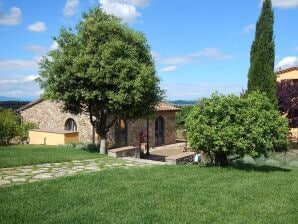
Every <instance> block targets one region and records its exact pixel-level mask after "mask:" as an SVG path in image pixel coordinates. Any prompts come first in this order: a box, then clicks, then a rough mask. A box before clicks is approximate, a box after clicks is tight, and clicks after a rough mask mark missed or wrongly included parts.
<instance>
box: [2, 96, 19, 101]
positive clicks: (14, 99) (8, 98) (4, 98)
mask: <svg viewBox="0 0 298 224" xmlns="http://www.w3.org/2000/svg"><path fill="white" fill-rule="evenodd" d="M0 101H18V99H16V98H12V97H7V96H0Z"/></svg>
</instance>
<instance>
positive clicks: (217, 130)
mask: <svg viewBox="0 0 298 224" xmlns="http://www.w3.org/2000/svg"><path fill="white" fill-rule="evenodd" d="M186 125H187V130H188V138H189V142H190V146H191V147H192V148H193V149H195V150H203V151H204V152H205V153H206V154H207V155H209V156H210V158H211V159H212V160H214V161H215V163H216V164H220V165H227V163H228V156H231V155H235V156H240V157H243V156H244V155H250V156H252V157H259V156H260V155H265V156H267V154H268V153H269V152H273V151H285V150H287V146H288V145H287V144H288V143H287V133H288V122H287V120H286V119H285V118H283V117H282V116H281V115H280V114H279V112H278V111H277V110H276V109H275V107H274V105H273V104H272V103H271V102H270V100H269V99H268V98H267V97H266V96H265V95H264V94H260V93H256V92H253V93H251V94H248V95H247V96H246V97H244V98H240V97H238V96H235V95H229V96H224V95H219V94H213V95H212V97H211V98H210V99H202V100H201V101H200V102H199V103H198V104H197V105H196V106H195V107H194V108H193V110H192V111H191V113H190V115H189V117H188V119H187V122H186Z"/></svg>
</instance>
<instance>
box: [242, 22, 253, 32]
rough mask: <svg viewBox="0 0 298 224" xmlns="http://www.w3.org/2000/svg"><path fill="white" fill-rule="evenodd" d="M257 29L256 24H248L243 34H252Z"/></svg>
mask: <svg viewBox="0 0 298 224" xmlns="http://www.w3.org/2000/svg"><path fill="white" fill-rule="evenodd" d="M255 29H256V25H255V24H248V25H247V26H245V27H244V28H243V32H244V33H251V32H253V31H255Z"/></svg>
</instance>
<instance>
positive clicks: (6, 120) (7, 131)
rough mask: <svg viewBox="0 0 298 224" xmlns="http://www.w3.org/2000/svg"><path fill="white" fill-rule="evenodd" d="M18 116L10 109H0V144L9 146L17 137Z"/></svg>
mask: <svg viewBox="0 0 298 224" xmlns="http://www.w3.org/2000/svg"><path fill="white" fill-rule="evenodd" d="M18 120H19V119H18V116H17V115H16V114H15V113H14V112H13V111H12V110H11V109H3V108H0V142H4V143H6V144H9V142H10V140H11V139H12V138H14V137H15V136H17V135H18V126H19V122H18Z"/></svg>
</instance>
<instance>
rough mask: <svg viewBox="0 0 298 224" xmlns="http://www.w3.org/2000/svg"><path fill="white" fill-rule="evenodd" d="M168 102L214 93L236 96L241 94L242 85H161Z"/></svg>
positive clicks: (213, 82) (214, 83)
mask: <svg viewBox="0 0 298 224" xmlns="http://www.w3.org/2000/svg"><path fill="white" fill-rule="evenodd" d="M161 86H162V88H163V89H165V90H166V95H167V98H168V99H169V100H178V99H179V100H180V99H181V100H193V99H199V98H202V97H209V96H210V95H211V94H212V93H214V92H216V91H217V92H219V93H223V94H231V93H233V94H237V95H239V94H240V93H241V92H242V89H243V87H244V86H243V84H240V83H224V82H217V81H208V82H207V81H202V82H199V83H161Z"/></svg>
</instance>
